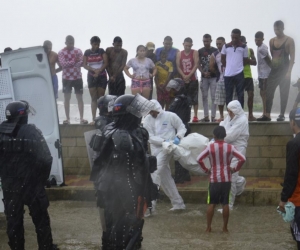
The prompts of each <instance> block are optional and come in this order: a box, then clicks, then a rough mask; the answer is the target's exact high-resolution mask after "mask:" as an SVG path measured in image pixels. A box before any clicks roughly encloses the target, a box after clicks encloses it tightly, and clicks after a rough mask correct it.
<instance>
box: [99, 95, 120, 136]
mask: <svg viewBox="0 0 300 250" xmlns="http://www.w3.org/2000/svg"><path fill="white" fill-rule="evenodd" d="M116 99H117V96H115V95H105V96H101V97H100V98H99V99H98V101H97V105H98V109H99V116H97V117H96V119H95V127H96V129H100V130H101V131H102V130H103V129H104V127H105V126H106V125H107V124H109V123H111V122H113V118H112V109H111V110H109V108H112V107H113V104H114V101H115V100H116ZM109 105H111V107H109Z"/></svg>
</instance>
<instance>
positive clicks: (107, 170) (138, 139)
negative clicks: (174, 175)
mask: <svg viewBox="0 0 300 250" xmlns="http://www.w3.org/2000/svg"><path fill="white" fill-rule="evenodd" d="M135 98H141V96H139V95H137V96H136V97H135V96H133V95H123V96H120V97H118V98H117V99H116V100H115V104H114V109H113V116H114V118H115V122H113V123H110V124H109V125H107V126H106V127H105V128H104V130H103V133H102V135H100V136H99V135H97V138H96V139H95V140H94V150H96V151H97V152H99V157H98V158H96V160H95V161H94V165H93V168H92V172H91V178H90V179H91V180H92V181H94V184H95V188H96V190H97V205H98V206H99V207H100V208H104V215H105V227H106V229H105V230H104V232H103V236H102V249H104V250H112V249H114V250H121V249H128V250H131V249H140V247H141V241H142V228H143V224H144V220H143V215H144V212H145V210H146V209H147V207H148V204H149V206H151V200H152V198H151V195H152V194H151V191H152V190H153V189H154V190H155V188H153V183H152V179H151V175H150V172H153V171H154V170H155V169H156V158H155V157H152V156H148V155H147V142H148V132H147V131H146V130H145V129H144V128H142V127H141V126H140V121H141V119H140V118H139V117H141V116H142V115H143V114H145V113H146V112H145V110H144V112H140V115H138V114H137V113H139V111H137V109H139V108H140V107H139V104H141V103H138V104H137V105H136V107H135V105H134V102H135ZM142 98H143V97H142ZM143 99H144V103H143V104H142V105H141V106H145V105H152V103H151V102H149V101H148V100H146V99H145V98H143ZM150 110H151V107H149V108H148V112H149V111H150ZM136 111H137V112H136ZM133 114H134V115H133ZM137 116H139V117H137ZM156 190H157V188H156Z"/></svg>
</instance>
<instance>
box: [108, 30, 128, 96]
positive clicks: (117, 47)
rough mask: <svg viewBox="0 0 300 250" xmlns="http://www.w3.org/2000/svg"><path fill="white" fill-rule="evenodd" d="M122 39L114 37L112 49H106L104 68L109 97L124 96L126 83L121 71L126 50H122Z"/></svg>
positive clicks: (124, 62)
mask: <svg viewBox="0 0 300 250" xmlns="http://www.w3.org/2000/svg"><path fill="white" fill-rule="evenodd" d="M122 46H123V41H122V38H121V37H119V36H116V37H115V38H114V41H113V47H109V48H107V49H106V55H107V59H108V66H107V68H106V70H107V73H108V75H109V81H108V91H109V94H110V95H116V96H120V95H124V94H125V88H126V82H125V78H124V75H123V69H124V67H125V65H126V61H127V55H128V53H127V50H125V49H123V48H122Z"/></svg>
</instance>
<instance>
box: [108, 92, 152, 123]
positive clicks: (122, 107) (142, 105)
mask: <svg viewBox="0 0 300 250" xmlns="http://www.w3.org/2000/svg"><path fill="white" fill-rule="evenodd" d="M153 107H154V103H152V102H150V101H149V100H147V99H146V98H145V97H143V96H141V95H140V94H136V95H122V96H120V97H118V98H117V99H116V101H115V103H114V108H113V116H116V115H124V114H128V113H130V114H132V115H134V116H136V117H138V118H142V117H143V116H145V115H147V114H148V113H149V112H150V111H151V110H152V109H153Z"/></svg>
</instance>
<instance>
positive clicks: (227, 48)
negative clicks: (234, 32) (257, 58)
mask: <svg viewBox="0 0 300 250" xmlns="http://www.w3.org/2000/svg"><path fill="white" fill-rule="evenodd" d="M221 54H223V55H226V68H225V74H224V76H236V75H238V74H240V73H241V72H243V70H244V58H247V57H248V47H247V45H245V44H243V43H239V44H238V45H237V46H236V47H233V45H232V44H231V43H227V44H224V45H223V48H222V51H221Z"/></svg>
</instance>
